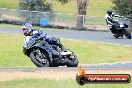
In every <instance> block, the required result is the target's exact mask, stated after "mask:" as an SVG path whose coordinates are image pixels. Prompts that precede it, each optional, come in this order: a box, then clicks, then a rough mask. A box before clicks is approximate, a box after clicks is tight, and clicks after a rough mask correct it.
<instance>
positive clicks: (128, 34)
mask: <svg viewBox="0 0 132 88" xmlns="http://www.w3.org/2000/svg"><path fill="white" fill-rule="evenodd" d="M124 35H125V36H126V38H128V39H131V34H130V33H129V32H128V31H127V30H124Z"/></svg>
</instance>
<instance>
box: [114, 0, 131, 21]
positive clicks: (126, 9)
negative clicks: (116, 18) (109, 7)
mask: <svg viewBox="0 0 132 88" xmlns="http://www.w3.org/2000/svg"><path fill="white" fill-rule="evenodd" d="M112 1H113V3H114V4H115V6H114V7H113V9H114V10H115V11H116V12H117V13H119V14H120V15H123V16H125V17H129V18H131V19H132V0H112Z"/></svg>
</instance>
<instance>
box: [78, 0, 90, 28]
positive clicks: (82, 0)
mask: <svg viewBox="0 0 132 88" xmlns="http://www.w3.org/2000/svg"><path fill="white" fill-rule="evenodd" d="M88 1H89V0H77V8H78V14H77V24H76V29H83V28H84V22H85V16H86V10H87V6H88Z"/></svg>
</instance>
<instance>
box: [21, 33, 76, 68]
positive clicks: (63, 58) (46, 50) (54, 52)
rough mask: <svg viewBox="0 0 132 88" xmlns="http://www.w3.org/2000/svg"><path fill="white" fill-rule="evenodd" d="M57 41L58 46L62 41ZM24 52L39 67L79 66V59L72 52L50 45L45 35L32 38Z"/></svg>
mask: <svg viewBox="0 0 132 88" xmlns="http://www.w3.org/2000/svg"><path fill="white" fill-rule="evenodd" d="M34 36H37V35H34ZM56 39H57V42H58V44H59V43H61V42H60V39H58V38H56ZM23 51H24V54H25V55H27V56H28V57H30V59H31V61H32V62H33V63H34V64H35V65H36V66H38V67H57V66H65V65H66V66H67V67H77V66H78V59H77V57H76V55H75V54H74V53H73V52H72V51H70V50H69V49H62V48H60V47H59V46H58V45H55V44H49V43H48V42H46V35H45V34H43V33H42V34H41V35H40V36H37V37H32V41H31V42H30V43H29V44H28V47H27V48H26V49H25V48H24V49H23Z"/></svg>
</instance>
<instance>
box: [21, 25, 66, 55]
mask: <svg viewBox="0 0 132 88" xmlns="http://www.w3.org/2000/svg"><path fill="white" fill-rule="evenodd" d="M22 30H23V34H24V35H25V38H24V47H23V52H24V54H26V49H27V47H28V46H29V42H31V41H32V38H37V37H38V36H41V34H42V33H43V34H45V35H46V33H44V31H42V30H35V29H33V27H32V25H31V24H30V23H25V24H24V25H23V27H22ZM36 35H37V36H36ZM45 41H46V42H48V43H49V44H54V45H57V46H59V47H60V48H61V49H62V50H64V46H63V45H62V44H61V43H60V41H59V40H58V39H56V38H55V37H47V36H46V40H45Z"/></svg>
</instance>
